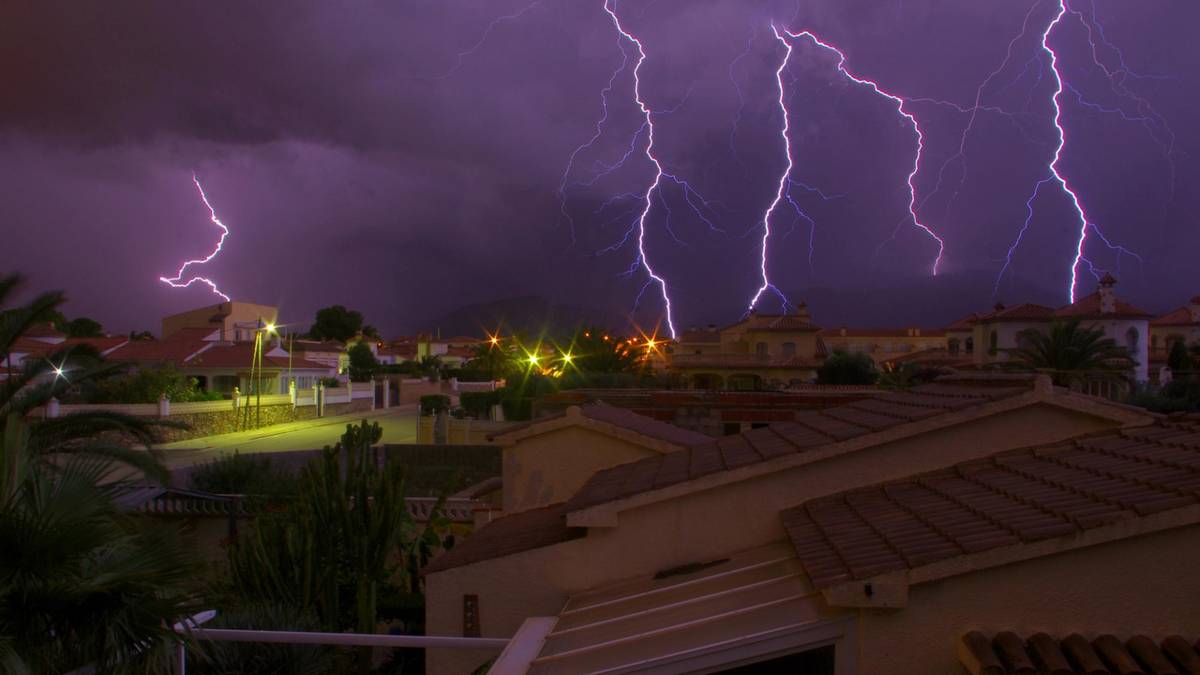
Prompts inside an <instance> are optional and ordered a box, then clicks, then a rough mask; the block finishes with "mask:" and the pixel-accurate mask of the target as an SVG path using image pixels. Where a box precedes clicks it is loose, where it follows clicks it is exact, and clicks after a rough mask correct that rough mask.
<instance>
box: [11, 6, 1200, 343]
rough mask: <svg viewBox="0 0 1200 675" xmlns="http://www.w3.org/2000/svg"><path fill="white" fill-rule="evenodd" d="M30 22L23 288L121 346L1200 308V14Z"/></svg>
mask: <svg viewBox="0 0 1200 675" xmlns="http://www.w3.org/2000/svg"><path fill="white" fill-rule="evenodd" d="M5 15H6V17H5V18H6V20H5V21H3V22H0V45H4V47H2V48H0V49H3V50H4V51H5V55H6V57H5V58H4V59H0V75H3V76H4V78H5V81H6V82H7V83H9V87H8V88H9V92H8V96H6V102H7V105H6V106H4V107H3V109H0V149H2V152H0V203H2V204H3V205H4V209H5V219H4V221H3V223H4V224H3V225H0V227H2V228H3V230H4V232H5V233H6V235H8V236H6V240H7V241H9V242H14V241H15V242H17V243H18V244H19V245H17V246H6V247H3V249H2V250H0V269H3V270H11V271H20V272H22V273H24V274H26V275H27V276H28V277H30V279H29V281H30V283H29V286H30V287H31V288H62V289H64V290H65V291H67V293H68V295H69V297H70V298H71V300H72V302H71V304H70V305H69V306H68V307H67V312H68V314H86V315H88V316H92V317H94V318H96V319H98V320H100V321H101V322H102V323H103V324H105V326H106V327H108V328H110V329H112V330H118V331H127V330H133V329H137V330H143V329H146V328H153V327H154V326H156V325H157V321H158V318H159V317H161V316H162V315H165V314H168V313H172V312H177V311H182V310H185V309H189V308H192V307H196V306H200V305H203V304H208V303H211V302H213V299H214V298H216V297H234V298H236V299H245V300H249V301H255V302H264V303H270V304H278V305H280V306H281V307H282V308H283V315H284V317H285V319H293V318H294V319H297V320H300V321H305V320H308V319H309V318H310V317H311V316H312V314H313V312H314V311H315V309H316V308H318V307H322V306H326V305H330V304H335V303H341V304H346V305H350V306H353V307H355V308H356V309H360V310H361V311H363V312H364V314H365V315H366V316H367V317H368V318H369V319H370V321H371V323H373V324H375V325H377V326H379V327H380V328H381V329H383V330H384V332H385V333H394V332H401V331H411V330H418V329H432V328H434V327H435V325H434V324H435V322H436V320H437V318H438V317H440V316H442V315H443V314H446V313H447V312H449V311H450V310H453V309H455V308H456V307H459V306H462V305H466V304H470V303H487V302H491V301H494V300H499V299H504V298H521V297H530V296H541V297H546V298H548V299H550V300H552V301H555V302H560V303H568V304H572V305H578V306H580V307H584V308H594V309H596V310H597V312H598V313H603V314H607V315H610V316H611V315H614V314H615V315H618V316H619V315H630V314H631V313H632V314H631V315H632V318H633V319H635V320H636V321H637V322H638V323H639V324H641V325H646V326H650V325H654V324H656V323H659V322H661V323H662V325H663V327H664V329H665V330H667V331H669V332H671V333H672V334H675V333H677V332H678V331H680V330H683V329H684V328H686V327H687V326H689V325H694V324H703V323H709V322H718V323H720V322H724V321H726V320H730V319H732V318H735V317H736V316H738V315H740V314H741V313H743V312H744V311H745V310H746V307H747V300H750V303H749V304H750V306H751V307H756V308H757V309H758V310H759V311H775V307H776V306H775V305H773V303H772V305H773V306H772V307H770V308H766V307H764V305H765V304H767V303H766V300H765V299H764V298H765V297H766V296H775V297H778V298H779V300H780V302H781V304H782V305H783V306H784V307H788V306H789V304H788V303H789V301H790V302H791V303H799V302H801V301H805V302H808V304H809V306H810V309H811V310H812V311H813V315H814V319H815V320H816V321H817V322H818V323H822V324H823V325H836V324H837V323H850V324H858V325H877V326H879V325H895V324H900V325H915V324H922V325H933V326H936V325H938V324H939V323H940V322H943V321H949V320H952V319H954V318H957V316H959V315H961V314H965V313H966V312H968V311H976V310H981V309H986V308H987V307H989V306H991V304H992V303H993V302H994V301H995V300H1001V301H1003V302H1005V303H1017V302H1040V303H1043V304H1052V305H1053V304H1061V303H1063V302H1065V301H1066V300H1067V299H1068V297H1071V298H1073V297H1078V296H1080V295H1082V294H1085V293H1090V292H1091V291H1092V290H1093V287H1094V277H1093V274H1100V273H1102V272H1103V271H1112V272H1113V273H1114V274H1115V275H1117V276H1118V277H1119V279H1120V286H1119V292H1120V293H1121V295H1122V297H1123V298H1125V299H1127V300H1129V301H1131V302H1133V303H1134V304H1137V305H1141V306H1144V307H1146V308H1147V309H1150V310H1154V311H1158V310H1164V309H1170V308H1173V307H1176V306H1178V305H1179V304H1181V303H1182V302H1183V301H1184V300H1185V299H1186V298H1188V297H1191V296H1192V295H1195V294H1196V293H1197V292H1200V279H1197V276H1200V272H1196V271H1195V270H1196V268H1195V265H1194V264H1192V262H1191V261H1192V260H1193V259H1194V252H1195V251H1196V250H1197V248H1198V247H1200V222H1197V218H1196V216H1195V214H1196V213H1200V193H1198V192H1197V191H1194V190H1186V189H1183V186H1186V185H1190V184H1192V183H1195V182H1196V179H1197V178H1198V177H1200V163H1198V162H1200V130H1197V129H1196V128H1193V126H1189V125H1188V122H1189V121H1191V120H1194V119H1200V94H1198V93H1197V92H1200V72H1197V69H1194V68H1190V67H1185V64H1191V63H1197V62H1200V44H1197V43H1196V41H1195V40H1193V39H1192V38H1191V36H1190V33H1189V31H1188V27H1189V26H1192V25H1195V24H1196V23H1197V22H1198V21H1200V5H1197V3H1195V2H1192V1H1191V0H1162V2H1158V3H1128V2H1124V1H1122V0H1023V1H1022V2H1019V3H1016V2H1013V3H984V4H979V3H943V2H935V1H934V0H904V2H902V3H893V2H887V3H879V2H874V1H870V0H845V1H834V0H813V1H812V2H802V3H797V2H796V1H795V0H762V1H760V2H754V3H747V2H745V1H744V0H704V1H703V2H691V1H690V0H619V1H618V0H595V1H594V2H563V1H560V0H496V1H495V2H490V3H484V4H478V5H472V6H470V7H464V6H462V5H461V4H457V3H454V2H449V3H423V2H418V3H381V4H376V5H363V6H347V5H336V4H329V3H320V2H312V1H309V0H304V1H302V2H300V3H297V4H296V5H295V6H294V7H292V8H291V10H290V11H289V12H287V13H286V15H284V13H282V12H277V11H275V10H274V9H272V8H271V7H269V6H261V5H260V6H255V5H247V4H245V3H239V2H234V1H233V0H215V1H214V2H211V3H204V4H199V3H154V2H150V1H149V0H136V1H135V2H132V3H124V4H121V5H119V6H113V7H94V6H90V5H78V4H77V3H72V2H68V1H67V0H50V1H49V2H44V3H34V4H26V5H21V6H18V7H14V8H9V9H7V10H6V12H5ZM773 27H776V28H778V31H779V32H778V33H776V32H774V31H773ZM47 34H69V35H72V36H74V38H73V40H72V42H71V44H70V45H69V46H67V47H63V48H56V47H54V46H53V45H49V44H46V41H45V40H42V39H39V38H38V36H44V35H47ZM781 42H782V43H783V44H781ZM785 51H786V52H787V53H785ZM597 103H599V106H597ZM968 167H969V171H968ZM196 175H198V176H202V177H203V183H204V184H203V188H201V186H200V181H199V179H196V178H194V176H196ZM188 181H194V183H193V184H192V185H189V184H188ZM197 190H199V191H200V193H201V199H202V200H203V203H204V204H205V205H207V206H208V207H209V209H210V214H211V218H210V220H211V222H212V223H213V224H214V225H216V226H217V227H218V228H220V230H221V231H220V232H214V230H213V229H211V228H210V227H207V224H206V223H204V222H203V221H202V220H200V218H198V217H197V215H198V214H197V211H196V209H197V206H198V204H197V200H196V192H197ZM210 200H211V204H210V203H209V201H210ZM213 205H217V206H219V209H215V208H213ZM218 212H219V213H220V215H221V218H220V219H218V218H217V213H218ZM201 213H203V212H201ZM901 218H903V220H900V219H901ZM222 219H223V220H224V221H225V222H229V223H231V224H232V225H234V229H235V230H236V232H234V234H236V238H233V237H230V238H228V239H227V235H228V234H229V231H228V229H227V228H225V227H224V225H223V223H222ZM898 223H899V226H898ZM818 224H819V225H820V226H819V227H818V226H817V225H818ZM796 230H800V231H799V232H797V233H796V235H795V236H793V234H792V233H793V232H794V231H796ZM14 235H15V236H14ZM214 235H218V236H219V238H217V240H216V243H215V246H214ZM63 242H70V244H71V245H70V246H63ZM234 242H236V245H232V244H233V243H234ZM881 242H883V243H884V245H881ZM210 251H211V253H209V252H210ZM218 253H219V255H218ZM205 254H206V255H207V257H201V256H202V255H205ZM181 260H186V261H187V262H185V263H184V264H183V265H181V266H180V267H179V269H178V271H177V272H175V274H174V276H164V277H162V282H163V283H159V282H158V281H157V279H158V278H159V276H160V275H161V274H162V273H163V271H164V270H174V269H175V267H176V265H178V261H181ZM935 273H936V277H934V276H933V275H934V274H935ZM200 275H202V276H200ZM172 286H174V288H173V287H172ZM234 291H236V293H235V292H234Z"/></svg>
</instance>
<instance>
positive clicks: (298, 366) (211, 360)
mask: <svg viewBox="0 0 1200 675" xmlns="http://www.w3.org/2000/svg"><path fill="white" fill-rule="evenodd" d="M253 358H254V345H253V344H250V343H240V344H232V345H230V344H221V345H214V346H212V347H210V348H209V349H206V350H204V351H203V352H201V353H200V354H197V355H196V356H194V357H192V358H191V359H188V360H187V361H186V362H184V363H181V364H178V365H180V366H181V367H186V368H249V367H250V362H251V360H252V359H253ZM289 365H290V366H291V367H292V368H293V369H295V370H329V366H328V365H326V364H324V363H317V362H315V361H309V360H307V359H303V358H298V357H293V358H292V359H291V363H290V364H289V363H288V357H286V356H264V357H263V367H264V368H278V369H285V368H287V367H288V366H289Z"/></svg>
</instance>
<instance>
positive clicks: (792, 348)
mask: <svg viewBox="0 0 1200 675" xmlns="http://www.w3.org/2000/svg"><path fill="white" fill-rule="evenodd" d="M795 355H796V343H795V342H785V343H783V358H785V359H790V358H792V357H793V356H795Z"/></svg>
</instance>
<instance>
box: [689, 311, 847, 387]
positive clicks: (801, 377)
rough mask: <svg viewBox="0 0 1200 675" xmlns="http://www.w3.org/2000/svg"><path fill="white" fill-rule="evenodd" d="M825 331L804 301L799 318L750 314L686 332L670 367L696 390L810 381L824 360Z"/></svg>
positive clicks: (794, 316)
mask: <svg viewBox="0 0 1200 675" xmlns="http://www.w3.org/2000/svg"><path fill="white" fill-rule="evenodd" d="M820 332H821V328H820V327H819V326H817V325H816V324H814V323H813V322H812V317H811V316H810V315H809V313H808V308H807V307H806V306H805V305H804V304H803V303H801V304H800V306H799V307H797V310H796V313H795V314H760V313H757V312H751V313H750V314H748V315H747V316H746V317H745V318H744V319H742V320H741V321H738V322H737V323H734V324H731V325H729V326H726V327H724V328H720V329H717V328H713V327H710V328H709V329H707V330H689V331H685V332H684V333H682V334H681V335H680V337H679V339H678V341H677V342H676V344H675V346H674V349H673V350H672V353H671V356H670V369H671V371H672V372H675V373H678V374H680V375H682V376H683V377H684V378H685V379H686V380H687V381H688V384H689V386H691V387H693V388H695V389H736V390H753V389H759V388H762V386H763V385H764V384H772V385H787V384H792V383H802V382H810V381H812V380H813V379H814V378H815V377H816V372H817V368H818V367H819V366H820V364H821V362H822V361H823V360H824V358H825V355H826V349H825V346H824V343H823V342H822V341H821V338H820Z"/></svg>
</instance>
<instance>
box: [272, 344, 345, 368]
mask: <svg viewBox="0 0 1200 675" xmlns="http://www.w3.org/2000/svg"><path fill="white" fill-rule="evenodd" d="M280 344H281V345H282V346H283V347H284V348H290V349H291V352H292V356H294V357H296V358H301V359H305V360H307V361H312V362H314V363H321V364H324V365H325V366H326V367H328V368H330V369H332V370H333V372H334V373H336V374H340V373H344V372H346V368H347V367H348V366H349V364H350V357H349V355H348V354H347V353H346V345H344V344H342V343H341V342H338V341H337V340H291V339H289V340H286V341H281V343H280Z"/></svg>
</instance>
